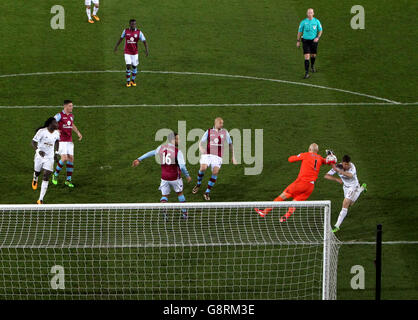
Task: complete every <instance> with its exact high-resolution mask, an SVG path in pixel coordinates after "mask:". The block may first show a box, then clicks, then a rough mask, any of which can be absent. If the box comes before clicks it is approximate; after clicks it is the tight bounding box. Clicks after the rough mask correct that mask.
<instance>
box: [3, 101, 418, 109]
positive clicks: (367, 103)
mask: <svg viewBox="0 0 418 320" xmlns="http://www.w3.org/2000/svg"><path fill="white" fill-rule="evenodd" d="M376 105H377V106H393V105H395V104H394V103H388V102H358V103H355V102H324V103H200V104H111V105H76V107H77V108H84V109H89V108H138V107H150V108H151V107H268V106H273V107H274V106H276V107H285V106H376ZM404 105H418V102H414V103H398V104H396V106H404ZM61 107H62V106H0V109H56V108H61Z"/></svg>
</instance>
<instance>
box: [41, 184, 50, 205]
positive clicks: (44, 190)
mask: <svg viewBox="0 0 418 320" xmlns="http://www.w3.org/2000/svg"><path fill="white" fill-rule="evenodd" d="M48 183H49V181H45V180H43V181H42V186H41V195H40V196H39V200H41V201H43V200H44V196H45V193H46V190H47V189H48Z"/></svg>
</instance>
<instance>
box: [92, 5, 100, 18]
mask: <svg viewBox="0 0 418 320" xmlns="http://www.w3.org/2000/svg"><path fill="white" fill-rule="evenodd" d="M97 11H99V7H96V6H95V7H93V16H95V15H97Z"/></svg>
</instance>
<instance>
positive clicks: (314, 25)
mask: <svg viewBox="0 0 418 320" xmlns="http://www.w3.org/2000/svg"><path fill="white" fill-rule="evenodd" d="M321 35H322V25H321V22H319V20H318V19H317V18H314V10H313V9H312V8H309V9H308V11H307V12H306V19H304V20H302V22H301V23H300V24H299V30H298V39H297V43H296V46H297V47H298V48H299V47H300V40H301V37H302V43H303V55H304V56H305V77H304V79H307V78H309V59H310V60H311V71H312V72H316V70H315V59H316V52H317V49H318V41H319V38H321Z"/></svg>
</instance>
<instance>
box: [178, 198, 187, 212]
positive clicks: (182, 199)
mask: <svg viewBox="0 0 418 320" xmlns="http://www.w3.org/2000/svg"><path fill="white" fill-rule="evenodd" d="M178 199H179V202H182V203H184V202H186V197H185V196H184V194H182V195H181V196H178ZM181 212H183V213H187V209H181Z"/></svg>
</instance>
